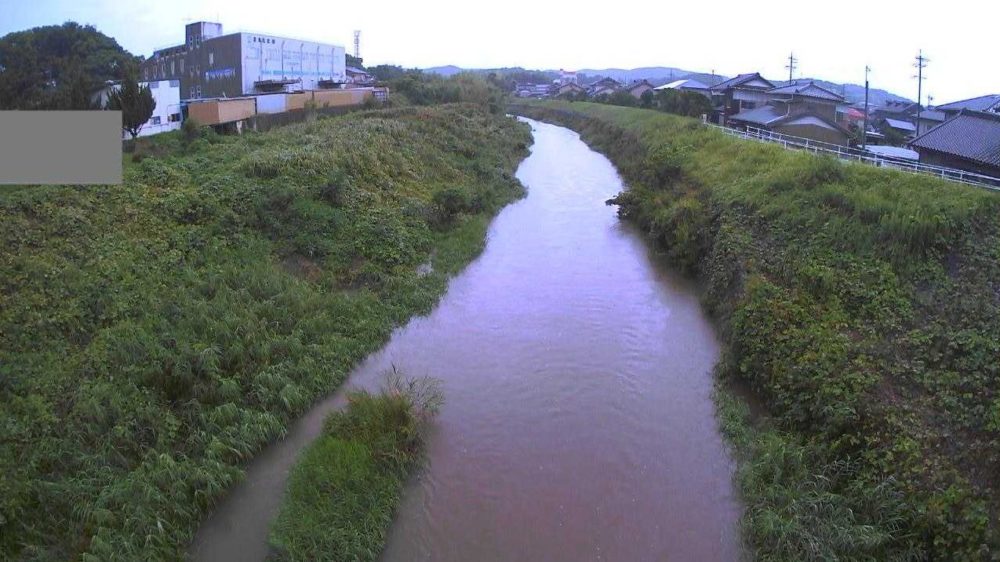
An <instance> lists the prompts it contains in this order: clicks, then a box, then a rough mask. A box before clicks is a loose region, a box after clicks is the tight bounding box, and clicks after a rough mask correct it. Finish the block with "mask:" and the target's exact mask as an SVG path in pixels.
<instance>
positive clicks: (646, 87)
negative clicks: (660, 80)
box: [627, 80, 653, 99]
mask: <svg viewBox="0 0 1000 562" xmlns="http://www.w3.org/2000/svg"><path fill="white" fill-rule="evenodd" d="M627 90H628V93H630V94H632V97H634V98H635V99H640V98H642V96H643V95H644V94H645V93H646V92H652V91H653V85H652V84H650V83H649V82H648V81H647V80H638V81H636V82H633V83H632V84H630V85H629V87H628V88H627Z"/></svg>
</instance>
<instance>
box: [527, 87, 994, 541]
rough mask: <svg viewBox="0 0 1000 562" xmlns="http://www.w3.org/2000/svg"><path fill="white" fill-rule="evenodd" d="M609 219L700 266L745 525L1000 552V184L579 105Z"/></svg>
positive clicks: (571, 115) (752, 532) (543, 111)
mask: <svg viewBox="0 0 1000 562" xmlns="http://www.w3.org/2000/svg"><path fill="white" fill-rule="evenodd" d="M518 111H519V112H521V113H523V114H526V115H529V116H533V117H536V118H541V119H544V120H547V121H552V122H557V123H561V124H564V125H568V126H570V127H573V128H575V129H577V130H578V131H580V132H582V134H583V137H584V138H585V139H586V140H587V141H588V142H590V143H591V144H592V145H594V146H595V147H596V148H597V149H599V150H602V151H603V152H605V153H606V154H607V155H608V156H609V157H610V158H611V159H612V160H613V161H614V162H615V163H616V164H617V165H618V168H619V169H620V170H621V172H622V173H623V174H624V176H625V177H626V178H627V180H628V182H629V184H630V189H629V190H628V191H626V192H624V193H622V194H621V195H619V196H618V197H617V198H616V201H615V202H616V203H617V204H618V205H620V214H621V216H623V217H625V218H627V219H629V220H632V221H635V222H636V223H638V224H639V225H641V226H642V227H643V228H644V229H645V230H646V231H647V232H648V234H649V236H650V237H651V238H652V239H653V240H654V241H655V243H657V244H658V245H659V246H660V247H661V248H662V249H663V250H664V251H665V252H666V253H667V254H668V255H669V256H670V257H671V258H672V260H673V261H674V263H676V264H678V265H679V266H681V267H684V268H685V269H687V270H688V271H690V272H691V273H692V274H695V275H697V276H698V277H699V278H700V279H701V280H702V282H703V286H704V303H705V305H706V307H707V309H708V310H709V311H710V312H711V313H712V314H713V315H714V316H715V318H717V320H718V323H719V326H720V331H721V334H722V337H723V339H724V341H725V343H726V344H727V346H726V347H727V354H726V357H725V359H724V361H723V363H722V365H720V380H722V381H725V380H727V379H740V380H742V381H745V382H746V383H748V385H749V386H750V387H751V388H752V389H753V391H754V392H755V393H756V394H757V395H758V396H759V397H760V398H761V399H762V401H763V402H764V403H765V404H766V407H767V409H768V412H769V413H768V415H765V416H763V417H762V418H760V419H756V420H755V419H752V418H750V417H749V416H748V415H747V411H746V409H745V407H744V406H741V404H740V402H739V401H738V400H736V399H734V397H733V396H732V395H731V394H730V393H729V391H728V390H726V388H725V385H722V386H721V387H720V390H719V393H718V403H719V406H720V418H721V424H722V427H723V431H724V432H725V433H726V434H727V436H728V437H729V438H730V441H731V443H732V444H733V445H734V449H735V451H736V453H737V456H738V458H739V461H740V462H739V470H738V475H737V482H738V487H739V489H740V491H741V493H742V496H743V499H744V501H745V505H746V510H745V514H744V517H743V525H742V526H743V533H744V537H745V538H746V541H747V544H748V546H749V548H750V549H751V552H752V553H753V554H754V555H755V556H756V557H758V558H760V559H769V560H807V559H824V560H857V559H869V560H875V559H878V560H884V559H921V558H932V559H939V560H940V559H949V560H951V559H955V560H970V559H977V560H978V559H994V560H996V559H1000V539H998V521H997V517H998V514H997V510H998V508H1000V501H998V500H1000V470H997V467H998V466H1000V379H998V374H1000V373H998V369H1000V196H998V195H997V194H993V193H988V192H986V191H982V190H978V189H975V188H970V187H966V186H961V185H957V184H951V183H946V182H943V181H939V180H936V179H933V178H929V177H922V176H914V175H909V174H904V173H900V172H893V171H887V170H881V169H875V168H871V167H865V166H860V165H853V164H852V165H845V164H843V163H840V162H837V161H835V160H831V159H825V158H820V157H815V156H812V155H808V154H802V153H794V152H788V151H785V150H783V149H782V148H780V147H778V146H774V145H762V144H757V143H751V142H743V141H738V140H736V139H732V138H729V137H725V136H724V135H722V134H720V133H718V132H716V131H712V130H709V129H707V128H705V127H702V126H700V124H698V123H697V122H695V121H693V120H689V119H683V118H678V117H673V116H667V115H663V114H659V113H655V112H651V111H643V110H637V109H626V108H615V107H608V106H600V105H593V104H583V103H574V104H568V103H554V102H546V103H540V104H529V105H528V106H526V107H523V108H518Z"/></svg>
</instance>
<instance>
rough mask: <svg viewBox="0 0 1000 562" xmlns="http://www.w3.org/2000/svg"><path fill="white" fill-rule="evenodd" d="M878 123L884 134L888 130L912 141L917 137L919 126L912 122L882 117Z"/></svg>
mask: <svg viewBox="0 0 1000 562" xmlns="http://www.w3.org/2000/svg"><path fill="white" fill-rule="evenodd" d="M876 123H878V126H879V128H880V129H882V131H883V132H885V131H886V130H887V129H888V130H890V131H892V132H894V133H896V134H897V135H899V136H901V137H902V138H903V139H906V140H909V139H912V138H913V137H915V136H916V135H917V126H916V125H914V124H913V123H912V122H911V121H903V120H900V119H892V118H890V117H882V118H881V119H879V120H878V121H876Z"/></svg>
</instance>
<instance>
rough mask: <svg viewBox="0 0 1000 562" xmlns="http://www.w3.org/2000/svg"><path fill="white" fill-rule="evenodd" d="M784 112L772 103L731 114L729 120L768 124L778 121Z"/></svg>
mask: <svg viewBox="0 0 1000 562" xmlns="http://www.w3.org/2000/svg"><path fill="white" fill-rule="evenodd" d="M785 116H786V115H785V113H784V112H782V111H778V109H777V108H776V107H774V106H773V105H765V106H763V107H758V108H756V109H748V110H746V111H741V112H739V113H737V114H736V115H733V116H732V117H730V118H729V119H730V120H731V121H743V122H745V123H756V124H758V125H770V124H771V123H774V122H776V121H780V120H781V119H783V118H784V117H785Z"/></svg>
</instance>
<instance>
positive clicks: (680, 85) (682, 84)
mask: <svg viewBox="0 0 1000 562" xmlns="http://www.w3.org/2000/svg"><path fill="white" fill-rule="evenodd" d="M656 89H657V90H707V89H709V86H708V84H705V83H702V82H699V81H697V80H693V79H690V78H686V79H684V80H674V81H673V82H671V83H669V84H664V85H662V86H658V87H657V88H656Z"/></svg>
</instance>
